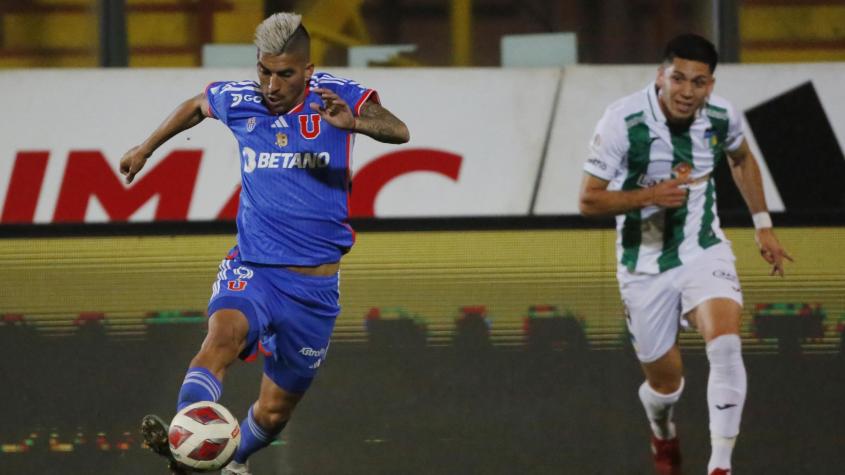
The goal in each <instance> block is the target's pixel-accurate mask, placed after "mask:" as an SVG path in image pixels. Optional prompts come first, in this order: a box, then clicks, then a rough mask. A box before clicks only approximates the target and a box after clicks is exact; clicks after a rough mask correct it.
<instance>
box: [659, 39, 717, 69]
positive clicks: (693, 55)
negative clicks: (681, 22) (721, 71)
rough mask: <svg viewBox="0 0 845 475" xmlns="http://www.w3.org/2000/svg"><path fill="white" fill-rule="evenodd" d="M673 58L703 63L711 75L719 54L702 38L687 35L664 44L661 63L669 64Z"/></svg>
mask: <svg viewBox="0 0 845 475" xmlns="http://www.w3.org/2000/svg"><path fill="white" fill-rule="evenodd" d="M675 58H681V59H687V60H690V61H698V62H701V63H705V64H706V65H707V66H709V67H710V73H711V74H712V73H713V72H715V71H716V64H717V63H718V62H719V53H718V52H717V51H716V47H715V46H714V45H713V43H711V42H710V41H709V40H707V39H706V38H704V37H703V36H699V35H695V34H692V33H687V34H683V35H679V36H676V37H674V38H673V39H672V40H671V41H669V43H667V44H666V50H664V52H663V61H665V62H667V63H671V62H672V60H674V59H675Z"/></svg>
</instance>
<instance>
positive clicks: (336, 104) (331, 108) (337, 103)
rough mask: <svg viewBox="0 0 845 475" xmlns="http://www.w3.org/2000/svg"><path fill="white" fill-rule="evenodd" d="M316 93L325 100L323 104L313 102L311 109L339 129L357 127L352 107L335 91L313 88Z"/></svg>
mask: <svg viewBox="0 0 845 475" xmlns="http://www.w3.org/2000/svg"><path fill="white" fill-rule="evenodd" d="M312 91H314V92H315V93H317V94H319V95H320V99H322V100H323V106H322V107H320V105H319V104H316V103H313V102H312V103H311V109H312V110H314V111H315V112H318V113H319V114H320V117H322V118H323V120H325V121H326V122H328V123H330V124H332V125H333V126H335V127H337V128H339V129H353V128H354V127H355V116H353V115H352V109H350V108H349V105H348V104H347V103H346V101H344V100H343V99H341V98H340V96H338V95H337V94H335V93H334V92H332V91H330V90H328V89H323V88H315V89H312Z"/></svg>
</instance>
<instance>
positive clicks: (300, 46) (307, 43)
mask: <svg viewBox="0 0 845 475" xmlns="http://www.w3.org/2000/svg"><path fill="white" fill-rule="evenodd" d="M283 52H285V53H299V54H302V55H303V56H304V57H305V58H306V59H308V58H310V57H311V35H309V34H308V30H306V29H305V26H304V25H302V24H300V25H299V26H298V27H297V28H296V30H294V31H293V33H292V34H291V35H290V38H289V39H288V42H287V44H286V45H285V49H284V50H283Z"/></svg>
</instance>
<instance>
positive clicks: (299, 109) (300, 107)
mask: <svg viewBox="0 0 845 475" xmlns="http://www.w3.org/2000/svg"><path fill="white" fill-rule="evenodd" d="M310 95H311V86H305V95H304V96H302V102H300V103H299V104H297V105H295V106H293V107H292V108H291V109H290V110H289V111H287V112H285V113H284V114H282V115H291V114H299V113H300V112H302V110H303V109H305V103H306V102H308V96H310Z"/></svg>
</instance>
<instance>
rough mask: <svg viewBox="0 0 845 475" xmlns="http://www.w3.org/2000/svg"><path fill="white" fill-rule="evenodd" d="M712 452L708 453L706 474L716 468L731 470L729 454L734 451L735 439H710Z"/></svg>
mask: <svg viewBox="0 0 845 475" xmlns="http://www.w3.org/2000/svg"><path fill="white" fill-rule="evenodd" d="M710 443H711V447H712V452H710V462H708V463H707V473H710V472H712V471H713V470H715V469H717V468H726V469H728V470H730V468H731V454H732V453H733V450H734V444H735V443H736V437H731V438H728V437H712V438H711V439H710Z"/></svg>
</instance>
